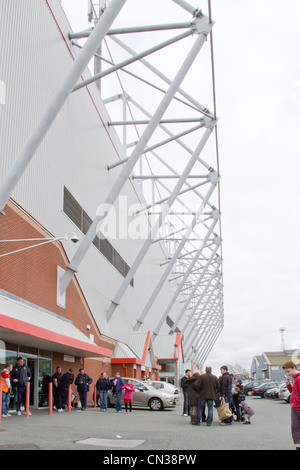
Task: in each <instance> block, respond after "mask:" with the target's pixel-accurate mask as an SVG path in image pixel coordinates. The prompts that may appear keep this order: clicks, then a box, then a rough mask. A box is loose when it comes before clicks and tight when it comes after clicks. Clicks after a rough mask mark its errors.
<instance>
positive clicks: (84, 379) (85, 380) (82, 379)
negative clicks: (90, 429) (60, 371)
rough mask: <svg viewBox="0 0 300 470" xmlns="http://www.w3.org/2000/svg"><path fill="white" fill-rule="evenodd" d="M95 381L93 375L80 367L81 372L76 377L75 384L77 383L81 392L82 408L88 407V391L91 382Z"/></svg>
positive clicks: (78, 390)
mask: <svg viewBox="0 0 300 470" xmlns="http://www.w3.org/2000/svg"><path fill="white" fill-rule="evenodd" d="M92 382H93V380H92V379H91V377H90V376H89V375H87V374H86V373H85V372H84V369H83V368H81V369H79V374H78V375H77V377H76V380H75V385H77V392H78V393H79V397H80V402H81V409H82V411H84V410H85V409H86V398H87V392H88V391H89V389H90V387H89V386H90V384H91V383H92Z"/></svg>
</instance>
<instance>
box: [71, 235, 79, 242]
mask: <svg viewBox="0 0 300 470" xmlns="http://www.w3.org/2000/svg"><path fill="white" fill-rule="evenodd" d="M71 241H72V242H73V243H77V242H79V238H78V237H77V235H73V236H72V237H71Z"/></svg>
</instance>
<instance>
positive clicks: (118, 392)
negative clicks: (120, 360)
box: [111, 372, 125, 413]
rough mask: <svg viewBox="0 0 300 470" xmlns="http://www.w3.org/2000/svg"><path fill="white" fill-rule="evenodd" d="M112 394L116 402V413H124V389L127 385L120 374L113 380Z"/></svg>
mask: <svg viewBox="0 0 300 470" xmlns="http://www.w3.org/2000/svg"><path fill="white" fill-rule="evenodd" d="M111 382H112V387H113V388H112V392H113V395H114V397H115V402H116V412H117V413H121V411H122V387H123V385H125V383H124V380H123V379H122V377H120V372H116V375H115V378H114V379H112V381H111Z"/></svg>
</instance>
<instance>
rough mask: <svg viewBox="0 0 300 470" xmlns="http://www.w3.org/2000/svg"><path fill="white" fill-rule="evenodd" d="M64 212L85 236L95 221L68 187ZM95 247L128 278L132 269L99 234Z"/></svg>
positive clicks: (132, 281) (94, 242)
mask: <svg viewBox="0 0 300 470" xmlns="http://www.w3.org/2000/svg"><path fill="white" fill-rule="evenodd" d="M63 211H64V213H65V214H66V215H67V216H68V217H69V218H70V219H71V220H72V222H73V223H74V224H75V225H76V227H78V228H79V229H80V230H81V231H82V232H83V233H84V234H86V233H87V231H88V229H89V228H90V226H91V224H92V222H93V221H92V219H91V218H90V217H89V215H88V214H87V213H86V212H85V211H84V210H83V208H82V207H81V205H80V204H79V203H78V202H77V201H76V199H75V198H74V196H72V194H71V193H70V191H69V190H68V189H67V188H66V187H64V200H63ZM93 245H94V246H95V247H96V248H97V250H99V251H100V253H102V255H103V256H105V258H106V259H107V260H108V261H109V262H110V263H111V264H112V265H113V266H114V267H115V268H116V269H117V270H118V271H119V273H120V274H122V276H123V277H126V275H127V273H128V272H129V270H130V267H129V266H128V264H127V263H126V262H125V260H124V259H123V258H122V256H121V255H120V254H119V253H118V252H117V250H115V248H114V247H113V246H112V244H111V243H110V241H108V240H107V239H106V238H105V237H104V236H103V235H102V234H100V233H99V234H98V235H96V237H95V238H94V240H93ZM130 284H131V285H132V286H133V285H134V280H133V279H132V280H131V283H130Z"/></svg>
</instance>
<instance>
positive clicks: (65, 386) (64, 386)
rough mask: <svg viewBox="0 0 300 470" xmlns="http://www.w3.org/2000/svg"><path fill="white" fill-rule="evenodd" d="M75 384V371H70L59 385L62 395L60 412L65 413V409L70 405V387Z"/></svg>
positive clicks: (64, 375)
mask: <svg viewBox="0 0 300 470" xmlns="http://www.w3.org/2000/svg"><path fill="white" fill-rule="evenodd" d="M73 382H74V374H73V369H69V370H68V372H65V373H64V374H63V375H62V377H61V379H60V383H59V388H60V394H61V400H62V408H61V409H60V410H59V411H63V410H64V408H65V407H66V406H67V404H68V392H69V386H70V385H71V384H72V383H73Z"/></svg>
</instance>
